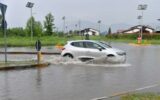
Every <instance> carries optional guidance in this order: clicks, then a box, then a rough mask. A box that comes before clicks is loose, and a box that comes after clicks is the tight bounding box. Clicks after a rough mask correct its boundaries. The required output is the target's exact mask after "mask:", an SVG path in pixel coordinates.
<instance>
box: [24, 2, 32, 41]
mask: <svg viewBox="0 0 160 100" xmlns="http://www.w3.org/2000/svg"><path fill="white" fill-rule="evenodd" d="M33 6H34V3H32V2H28V3H27V4H26V7H27V8H30V9H31V41H32V38H33V20H32V19H33V15H32V14H33V13H32V8H33Z"/></svg>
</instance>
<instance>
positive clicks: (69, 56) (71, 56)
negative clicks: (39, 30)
mask: <svg viewBox="0 0 160 100" xmlns="http://www.w3.org/2000/svg"><path fill="white" fill-rule="evenodd" d="M63 57H68V58H72V59H73V55H72V54H69V53H67V54H65V55H64V56H63Z"/></svg>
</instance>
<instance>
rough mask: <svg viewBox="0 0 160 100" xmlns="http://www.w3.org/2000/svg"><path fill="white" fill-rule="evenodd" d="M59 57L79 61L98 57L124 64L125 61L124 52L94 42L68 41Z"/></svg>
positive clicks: (100, 42) (105, 44) (102, 43)
mask: <svg viewBox="0 0 160 100" xmlns="http://www.w3.org/2000/svg"><path fill="white" fill-rule="evenodd" d="M61 55H62V56H63V57H70V58H75V59H80V60H81V61H87V60H91V59H97V58H100V57H105V58H106V59H108V60H111V61H112V62H120V63H124V62H125V61H126V52H124V51H122V50H119V49H115V48H112V47H111V46H109V45H108V44H107V43H106V42H102V41H94V40H76V41H68V42H67V44H66V45H65V46H64V48H63V49H62V52H61Z"/></svg>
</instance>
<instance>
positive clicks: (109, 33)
mask: <svg viewBox="0 0 160 100" xmlns="http://www.w3.org/2000/svg"><path fill="white" fill-rule="evenodd" d="M111 33H112V31H111V27H109V29H108V35H111Z"/></svg>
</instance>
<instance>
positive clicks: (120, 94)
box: [92, 84, 160, 100]
mask: <svg viewBox="0 0 160 100" xmlns="http://www.w3.org/2000/svg"><path fill="white" fill-rule="evenodd" d="M157 86H160V84H153V85H149V86H145V87H142V88H137V89H135V90H130V91H125V92H119V93H115V94H113V95H110V96H104V97H99V98H94V99H92V100H104V99H109V98H113V97H118V96H122V95H126V94H129V93H132V92H137V91H141V90H145V89H149V88H153V87H157Z"/></svg>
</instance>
